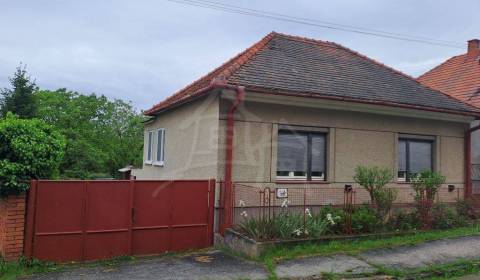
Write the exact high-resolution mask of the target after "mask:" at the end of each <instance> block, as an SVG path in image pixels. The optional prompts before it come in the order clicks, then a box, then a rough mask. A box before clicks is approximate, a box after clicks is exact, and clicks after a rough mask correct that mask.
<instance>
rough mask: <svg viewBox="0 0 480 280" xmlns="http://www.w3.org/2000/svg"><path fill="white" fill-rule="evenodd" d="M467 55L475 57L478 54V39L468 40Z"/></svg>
mask: <svg viewBox="0 0 480 280" xmlns="http://www.w3.org/2000/svg"><path fill="white" fill-rule="evenodd" d="M467 55H468V56H469V57H475V58H477V57H478V56H480V40H478V39H472V40H469V41H468V52H467Z"/></svg>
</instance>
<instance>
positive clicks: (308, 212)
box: [305, 208, 312, 218]
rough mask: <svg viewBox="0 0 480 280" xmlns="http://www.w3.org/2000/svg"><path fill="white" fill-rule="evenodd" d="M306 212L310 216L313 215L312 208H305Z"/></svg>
mask: <svg viewBox="0 0 480 280" xmlns="http://www.w3.org/2000/svg"><path fill="white" fill-rule="evenodd" d="M305 214H306V215H307V216H309V217H310V218H311V217H312V212H310V209H308V208H306V209H305Z"/></svg>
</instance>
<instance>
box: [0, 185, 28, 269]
mask: <svg viewBox="0 0 480 280" xmlns="http://www.w3.org/2000/svg"><path fill="white" fill-rule="evenodd" d="M25 202H26V196H25V194H21V195H11V196H8V197H5V198H2V199H0V254H1V255H2V257H3V258H4V259H5V260H7V261H11V260H16V259H18V258H20V256H22V255H23V243H24V233H25V213H26V211H25V208H26V203H25Z"/></svg>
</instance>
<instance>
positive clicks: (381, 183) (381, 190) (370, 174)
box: [353, 166, 397, 221]
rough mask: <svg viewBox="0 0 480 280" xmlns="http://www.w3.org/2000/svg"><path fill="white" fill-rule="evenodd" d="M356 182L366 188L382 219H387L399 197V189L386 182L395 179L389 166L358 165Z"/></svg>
mask: <svg viewBox="0 0 480 280" xmlns="http://www.w3.org/2000/svg"><path fill="white" fill-rule="evenodd" d="M353 179H354V180H355V182H356V183H357V184H359V185H360V186H362V187H363V188H365V190H366V191H367V192H368V194H369V195H370V200H371V201H372V204H373V205H375V208H376V210H375V211H376V214H377V216H378V218H380V219H381V220H382V221H383V220H385V219H386V217H387V215H388V213H389V212H390V210H391V208H392V204H393V202H394V201H395V199H396V198H397V191H396V190H394V189H389V188H386V187H385V186H386V184H387V183H388V182H390V181H391V180H392V179H393V173H392V171H391V170H390V169H388V168H379V167H376V166H375V167H365V166H357V168H355V176H354V177H353Z"/></svg>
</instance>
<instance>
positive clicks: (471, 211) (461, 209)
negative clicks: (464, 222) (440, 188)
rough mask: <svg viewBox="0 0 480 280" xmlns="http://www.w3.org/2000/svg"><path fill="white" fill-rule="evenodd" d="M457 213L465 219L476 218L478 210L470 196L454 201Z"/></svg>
mask: <svg viewBox="0 0 480 280" xmlns="http://www.w3.org/2000/svg"><path fill="white" fill-rule="evenodd" d="M456 209H457V214H458V215H459V216H462V217H465V218H466V219H472V220H476V219H478V210H477V207H476V206H475V204H474V201H473V200H472V199H471V198H467V199H463V200H458V201H457V203H456Z"/></svg>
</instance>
